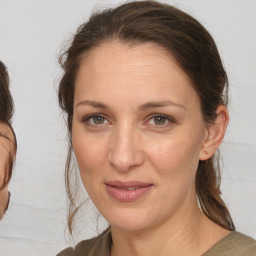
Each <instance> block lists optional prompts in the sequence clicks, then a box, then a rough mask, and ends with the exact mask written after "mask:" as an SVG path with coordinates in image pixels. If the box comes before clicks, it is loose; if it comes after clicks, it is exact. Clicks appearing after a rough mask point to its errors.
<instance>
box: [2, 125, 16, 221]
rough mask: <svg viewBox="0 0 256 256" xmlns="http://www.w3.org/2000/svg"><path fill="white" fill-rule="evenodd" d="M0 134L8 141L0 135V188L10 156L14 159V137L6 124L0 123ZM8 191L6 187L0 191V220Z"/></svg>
mask: <svg viewBox="0 0 256 256" xmlns="http://www.w3.org/2000/svg"><path fill="white" fill-rule="evenodd" d="M0 133H1V134H4V135H5V136H7V137H8V138H9V139H10V140H9V139H7V138H5V137H4V136H1V135H0V187H1V186H2V184H3V182H4V180H5V179H6V175H8V173H6V171H8V166H9V160H10V157H11V156H12V157H13V158H14V154H15V153H14V152H15V147H14V135H13V132H12V130H11V129H10V127H9V126H8V125H6V124H3V123H0ZM8 197H9V194H8V189H7V187H5V188H3V189H2V190H0V219H1V218H2V217H3V214H4V211H5V209H6V205H7V202H8Z"/></svg>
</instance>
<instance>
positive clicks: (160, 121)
mask: <svg viewBox="0 0 256 256" xmlns="http://www.w3.org/2000/svg"><path fill="white" fill-rule="evenodd" d="M174 122H175V120H174V119H173V118H171V117H169V116H167V115H164V114H153V115H152V116H151V117H150V119H149V122H148V123H149V124H150V125H154V126H159V128H160V127H166V126H168V125H170V124H171V123H174Z"/></svg>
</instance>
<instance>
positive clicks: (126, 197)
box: [105, 181, 153, 202]
mask: <svg viewBox="0 0 256 256" xmlns="http://www.w3.org/2000/svg"><path fill="white" fill-rule="evenodd" d="M105 184H106V188H107V192H108V193H109V195H110V196H111V197H113V198H114V199H116V200H118V201H121V202H131V201H135V200H136V199H138V198H140V197H141V196H143V195H144V194H146V193H147V192H149V191H150V190H151V189H152V187H153V184H151V183H144V182H140V181H128V182H122V181H108V182H106V183H105Z"/></svg>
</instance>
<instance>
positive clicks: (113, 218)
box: [105, 209, 152, 231]
mask: <svg viewBox="0 0 256 256" xmlns="http://www.w3.org/2000/svg"><path fill="white" fill-rule="evenodd" d="M105 217H106V219H107V220H108V222H109V224H110V225H111V227H113V228H117V229H121V230H126V231H139V230H143V229H147V228H149V226H151V225H152V220H149V219H148V216H147V214H146V213H145V212H142V211H141V210H139V209H132V210H128V209H122V210H116V211H114V210H112V212H111V213H110V215H109V216H105Z"/></svg>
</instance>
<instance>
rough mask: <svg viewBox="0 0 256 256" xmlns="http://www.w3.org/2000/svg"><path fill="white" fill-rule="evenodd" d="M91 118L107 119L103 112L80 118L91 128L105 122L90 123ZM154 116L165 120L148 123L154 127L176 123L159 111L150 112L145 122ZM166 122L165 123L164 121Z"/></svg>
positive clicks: (99, 126)
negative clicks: (162, 122) (157, 122)
mask: <svg viewBox="0 0 256 256" xmlns="http://www.w3.org/2000/svg"><path fill="white" fill-rule="evenodd" d="M93 118H103V119H104V122H105V121H107V122H108V120H107V118H106V116H105V115H103V114H91V115H88V116H86V117H85V118H83V119H82V123H84V124H85V125H86V126H88V127H93V128H102V126H104V125H105V124H104V123H103V124H95V123H91V122H90V121H91V120H92V119H93ZM154 118H164V119H165V122H164V124H159V125H157V124H150V126H154V127H156V128H157V129H161V128H166V127H168V126H170V125H171V124H174V123H176V120H175V119H174V118H172V117H170V116H168V115H165V114H159V113H156V114H151V115H149V116H148V117H147V121H146V123H149V121H150V120H152V119H154ZM166 122H167V123H166Z"/></svg>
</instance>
